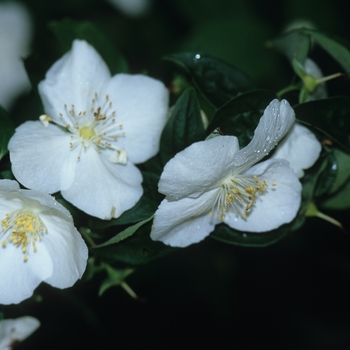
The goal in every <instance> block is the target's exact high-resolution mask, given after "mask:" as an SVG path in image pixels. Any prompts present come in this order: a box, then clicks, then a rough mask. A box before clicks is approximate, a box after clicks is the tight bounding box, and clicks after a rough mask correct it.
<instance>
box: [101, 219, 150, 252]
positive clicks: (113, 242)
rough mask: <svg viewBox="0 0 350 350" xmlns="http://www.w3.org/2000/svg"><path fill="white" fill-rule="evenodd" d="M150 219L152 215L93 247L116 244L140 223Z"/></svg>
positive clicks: (137, 227)
mask: <svg viewBox="0 0 350 350" xmlns="http://www.w3.org/2000/svg"><path fill="white" fill-rule="evenodd" d="M152 219H153V216H151V217H149V218H148V219H146V220H143V221H140V222H138V223H137V224H135V225H132V226H129V227H128V228H127V229H125V230H124V231H122V232H120V233H118V234H117V235H116V236H114V237H113V238H111V239H109V240H108V241H107V242H105V243H102V244H99V245H97V246H95V247H94V248H102V247H107V246H109V245H111V244H117V243H119V242H121V241H123V240H124V239H126V238H128V237H131V236H132V235H133V234H134V233H135V232H136V231H137V230H138V229H139V228H140V227H141V226H142V225H144V224H145V223H147V222H148V221H150V220H152Z"/></svg>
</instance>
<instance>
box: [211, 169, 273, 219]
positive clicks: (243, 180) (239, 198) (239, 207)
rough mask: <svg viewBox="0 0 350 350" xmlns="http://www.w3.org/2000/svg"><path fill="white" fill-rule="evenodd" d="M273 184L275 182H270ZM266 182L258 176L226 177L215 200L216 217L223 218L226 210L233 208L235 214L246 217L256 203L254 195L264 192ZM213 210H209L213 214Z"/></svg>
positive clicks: (266, 185)
mask: <svg viewBox="0 0 350 350" xmlns="http://www.w3.org/2000/svg"><path fill="white" fill-rule="evenodd" d="M272 186H275V184H272ZM266 187H268V184H267V183H266V181H265V180H262V181H259V178H258V176H253V175H234V176H232V177H230V178H228V179H227V180H226V181H225V182H224V183H223V184H222V185H221V189H220V192H219V194H218V198H217V200H216V202H215V206H216V210H215V213H216V214H217V218H218V219H219V220H225V215H226V213H227V212H228V211H232V210H234V212H236V213H237V214H239V215H241V216H242V217H243V218H244V219H247V217H248V216H247V213H248V211H249V210H250V209H251V208H252V206H253V205H254V204H255V203H256V200H255V198H256V196H257V195H258V194H259V195H262V194H264V193H265V192H266ZM213 212H214V211H211V212H210V215H213Z"/></svg>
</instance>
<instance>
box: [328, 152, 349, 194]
mask: <svg viewBox="0 0 350 350" xmlns="http://www.w3.org/2000/svg"><path fill="white" fill-rule="evenodd" d="M332 154H333V156H334V158H335V162H334V164H333V168H334V169H335V170H336V177H335V179H334V182H333V184H332V187H331V188H330V190H329V191H328V193H330V194H332V193H335V192H337V191H338V190H339V189H340V188H341V187H342V186H343V185H344V184H345V183H346V182H347V181H348V180H349V179H350V155H349V154H347V153H344V152H343V151H341V150H339V149H337V148H333V149H332Z"/></svg>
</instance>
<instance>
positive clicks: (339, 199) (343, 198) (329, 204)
mask: <svg viewBox="0 0 350 350" xmlns="http://www.w3.org/2000/svg"><path fill="white" fill-rule="evenodd" d="M320 207H322V208H323V209H330V210H345V209H350V179H348V181H347V182H346V183H345V184H343V186H342V187H341V188H340V189H339V190H338V191H337V192H336V193H334V194H333V195H332V196H330V197H328V198H326V199H325V200H323V201H322V202H321V203H320Z"/></svg>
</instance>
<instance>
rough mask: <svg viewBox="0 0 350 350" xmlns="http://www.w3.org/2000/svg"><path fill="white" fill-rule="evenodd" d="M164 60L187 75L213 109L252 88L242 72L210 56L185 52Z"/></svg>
mask: <svg viewBox="0 0 350 350" xmlns="http://www.w3.org/2000/svg"><path fill="white" fill-rule="evenodd" d="M164 59H165V60H167V61H169V62H171V63H173V64H175V65H176V66H177V67H178V68H180V70H182V71H183V72H184V73H185V74H187V75H188V76H189V78H190V80H191V81H192V83H193V85H194V86H195V87H196V88H197V89H198V90H199V91H200V92H201V93H202V94H203V96H204V97H205V98H206V99H207V100H208V101H209V102H210V103H211V104H212V105H213V106H215V107H220V106H222V105H223V104H224V103H225V102H227V101H228V100H230V99H231V98H232V97H234V96H236V95H237V94H238V93H240V92H243V91H247V90H251V89H253V88H254V84H253V83H252V81H251V80H250V78H249V77H248V76H247V75H246V74H245V73H244V72H243V71H241V70H240V69H238V68H236V67H234V66H232V65H230V64H228V63H225V62H223V61H221V60H220V59H218V58H215V57H213V56H210V55H203V54H199V53H193V52H187V53H181V54H173V55H169V56H166V57H165V58H164Z"/></svg>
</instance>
